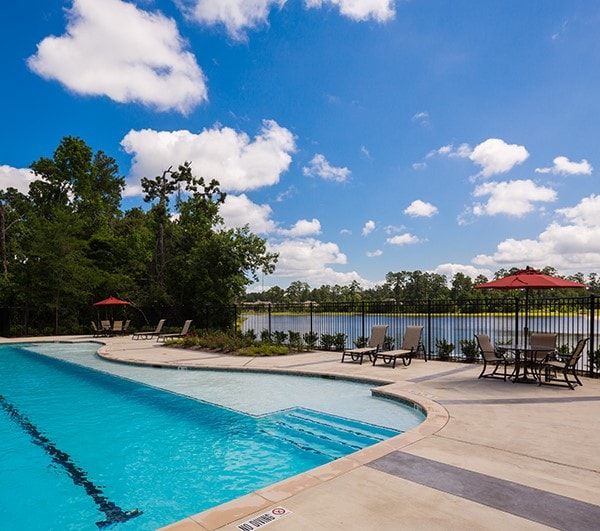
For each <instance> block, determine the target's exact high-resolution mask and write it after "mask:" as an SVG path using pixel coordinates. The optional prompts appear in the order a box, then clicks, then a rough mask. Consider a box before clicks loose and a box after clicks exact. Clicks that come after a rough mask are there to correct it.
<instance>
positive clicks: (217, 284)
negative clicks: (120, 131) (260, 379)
mask: <svg viewBox="0 0 600 531" xmlns="http://www.w3.org/2000/svg"><path fill="white" fill-rule="evenodd" d="M31 169H32V170H33V172H34V174H35V176H36V180H34V181H33V182H32V183H31V184H30V187H29V191H28V193H27V194H23V193H20V192H19V191H17V190H16V189H14V188H8V189H6V190H1V191H0V260H1V262H2V266H1V269H0V309H2V311H3V312H4V313H3V316H4V317H3V318H4V319H6V314H7V313H8V312H10V313H11V314H12V315H13V322H17V323H19V325H18V326H23V327H24V329H25V331H27V330H28V331H30V332H32V333H35V332H46V333H47V332H53V333H74V332H81V331H82V329H84V328H85V327H87V325H88V324H89V320H90V319H93V318H94V317H95V315H96V310H95V309H94V308H93V306H92V305H93V303H94V302H96V301H99V300H102V299H104V298H106V297H108V296H110V295H114V296H117V297H119V298H121V299H124V300H127V301H129V302H130V303H131V306H130V307H128V308H127V317H129V318H131V319H132V321H133V322H135V323H137V325H138V326H142V325H146V324H148V323H151V324H154V323H155V321H156V320H158V319H159V318H162V317H165V318H168V321H169V322H170V323H171V324H172V325H179V324H180V323H182V322H183V320H185V319H194V320H195V322H196V323H197V324H198V325H204V326H210V327H220V326H225V325H226V324H230V311H231V305H232V304H233V303H234V302H236V301H237V300H239V299H240V298H241V297H243V296H244V294H245V289H246V287H247V286H248V285H249V284H252V283H253V282H256V281H257V278H258V275H259V273H262V274H269V273H272V272H273V270H274V267H275V264H276V261H277V255H275V254H272V253H269V252H267V250H266V242H265V240H263V239H261V238H259V237H257V236H256V235H254V234H252V233H251V232H250V231H249V229H248V227H243V228H239V229H227V228H225V227H224V226H223V224H222V218H221V217H220V215H219V209H220V206H221V205H222V203H223V201H224V200H225V193H224V192H222V191H221V189H220V187H219V183H218V181H216V180H211V181H210V182H205V180H204V179H203V178H201V177H200V178H198V177H195V176H194V175H193V172H192V167H191V164H190V163H189V162H184V163H183V164H181V165H180V166H179V167H178V168H177V169H173V168H168V169H165V170H164V171H162V173H161V174H160V175H158V176H155V177H144V178H143V179H142V181H141V185H142V190H143V194H144V201H145V202H146V203H147V208H140V207H137V208H132V209H130V210H127V211H123V210H122V209H121V201H122V194H123V191H124V188H125V180H124V178H123V177H122V176H120V175H119V169H118V166H117V163H116V161H115V160H114V159H113V158H112V157H110V156H108V155H106V154H105V153H103V152H102V151H97V152H95V153H94V152H93V150H92V148H90V147H89V146H88V145H87V144H86V143H85V142H84V141H83V140H82V139H80V138H77V137H65V138H63V139H62V140H61V142H60V144H59V146H58V147H57V148H56V150H55V151H54V154H53V157H52V158H44V157H43V158H40V159H39V160H37V161H35V162H33V163H32V164H31ZM15 314H17V315H18V318H17V319H15V318H14V316H15Z"/></svg>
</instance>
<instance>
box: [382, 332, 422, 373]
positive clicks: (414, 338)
mask: <svg viewBox="0 0 600 531" xmlns="http://www.w3.org/2000/svg"><path fill="white" fill-rule="evenodd" d="M422 335H423V327H422V326H407V327H406V332H405V333H404V339H403V340H402V346H401V348H399V349H396V350H388V351H383V352H376V353H375V354H373V365H375V363H377V360H378V359H380V358H381V359H382V360H383V363H385V364H386V365H391V366H392V368H395V367H396V360H397V359H398V358H400V359H401V360H402V363H403V365H404V366H405V367H407V366H408V365H410V362H411V361H412V358H413V356H414V355H415V354H417V353H418V352H420V351H422V352H423V353H425V349H424V348H423V343H422V342H421V336H422ZM425 361H427V356H425Z"/></svg>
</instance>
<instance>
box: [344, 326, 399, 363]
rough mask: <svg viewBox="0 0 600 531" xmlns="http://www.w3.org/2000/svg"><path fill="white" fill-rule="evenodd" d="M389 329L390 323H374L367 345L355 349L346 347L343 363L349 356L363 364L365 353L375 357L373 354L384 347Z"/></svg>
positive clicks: (371, 357)
mask: <svg viewBox="0 0 600 531" xmlns="http://www.w3.org/2000/svg"><path fill="white" fill-rule="evenodd" d="M387 329H388V325H374V326H373V327H372V328H371V336H370V337H369V341H368V342H367V346H366V347H360V348H353V349H345V348H344V352H342V363H344V359H346V357H347V356H348V357H350V359H351V360H352V361H354V362H356V361H358V362H359V363H360V364H361V365H362V362H363V357H364V356H365V355H367V356H369V359H373V354H375V353H376V352H378V351H379V349H381V348H382V347H383V343H384V342H385V333H386V332H387Z"/></svg>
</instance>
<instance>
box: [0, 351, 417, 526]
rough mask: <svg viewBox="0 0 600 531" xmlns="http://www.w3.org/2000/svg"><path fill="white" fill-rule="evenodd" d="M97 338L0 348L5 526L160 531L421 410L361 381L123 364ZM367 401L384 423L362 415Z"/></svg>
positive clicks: (332, 455)
mask: <svg viewBox="0 0 600 531" xmlns="http://www.w3.org/2000/svg"><path fill="white" fill-rule="evenodd" d="M97 348H98V345H97V344H93V343H87V344H64V343H55V344H41V343H39V344H29V345H26V344H20V345H12V346H8V345H5V346H1V347H0V374H2V378H1V379H0V433H2V437H1V438H0V468H1V470H2V474H0V507H1V508H2V511H1V512H2V516H1V518H2V520H1V521H2V528H3V529H39V528H43V529H61V530H62V529H98V528H99V527H108V526H110V527H111V528H115V529H119V530H121V529H123V530H126V529H136V530H137V529H156V528H158V527H161V526H164V525H167V524H168V523H170V522H173V521H176V520H179V519H181V518H184V517H186V516H188V515H190V514H194V513H196V512H199V511H202V510H204V509H207V508H209V507H212V506H215V505H218V504H220V503H223V502H226V501H229V500H231V499H234V498H236V497H239V496H241V495H243V494H246V493H248V492H251V491H254V490H256V489H258V488H261V487H264V486H266V485H269V484H272V483H275V482H277V481H280V480H282V479H285V478H287V477H290V476H293V475H295V474H298V473H300V472H304V471H306V470H309V469H311V468H314V467H316V466H319V465H321V464H324V463H326V462H329V461H331V460H332V459H336V458H338V457H341V456H343V455H347V454H348V453H351V452H353V451H355V450H357V449H360V448H364V447H366V446H369V445H371V444H374V443H375V442H378V441H379V440H382V439H384V438H387V437H389V436H392V435H395V434H397V433H398V432H399V431H401V430H402V429H404V430H406V429H410V428H412V427H413V426H415V425H417V424H419V423H420V422H421V421H422V420H423V415H422V414H421V413H420V412H419V411H417V410H414V409H412V408H403V407H401V406H400V405H398V404H391V403H388V402H387V401H384V400H380V399H375V398H372V397H370V392H369V386H365V385H361V384H354V383H347V382H340V381H332V380H321V379H317V378H300V377H290V376H273V375H264V374H247V373H218V372H216V373H212V372H205V371H175V370H165V369H151V368H140V367H129V366H121V365H118V364H111V363H107V362H105V361H103V360H100V359H98V358H97V357H96V356H94V352H95V351H96V349H97ZM41 352H45V355H40V353H41ZM65 359H66V360H69V361H71V362H73V361H75V362H76V363H77V364H74V363H66V362H65V361H63V360H65ZM92 366H97V368H102V369H103V370H110V371H115V372H116V373H119V376H120V377H116V376H115V375H112V374H107V373H105V372H98V370H92V369H91V367H92ZM125 378H127V379H125ZM282 378H283V379H284V380H283V383H281V379H282ZM132 380H139V381H143V382H144V383H146V384H148V385H140V384H139V383H137V382H134V381H132ZM303 384H304V387H303ZM150 385H153V386H156V387H163V388H165V389H169V390H170V391H171V392H164V391H160V390H158V389H156V388H155V387H150ZM261 389H262V390H263V391H264V392H261V391H260V390H261ZM342 389H343V391H342ZM317 390H318V391H317ZM193 393H196V394H197V395H202V396H206V397H209V398H210V400H211V401H213V402H218V403H221V402H219V400H221V398H223V402H224V404H222V405H224V406H226V407H219V406H217V405H215V404H211V403H208V402H207V401H204V400H203V399H201V396H195V398H200V399H190V398H188V397H187V396H183V395H188V394H193ZM278 394H279V395H284V396H285V397H286V400H287V401H282V402H281V403H279V402H278V398H277V395H278ZM315 395H318V396H315ZM294 396H296V398H294ZM327 396H329V397H330V399H327V398H326V397H327ZM290 397H291V398H290ZM348 397H351V398H350V400H352V401H353V402H355V403H356V404H357V409H358V413H357V415H356V417H358V418H354V419H349V418H347V417H348V416H349V415H344V414H342V409H343V408H342V407H341V405H340V404H343V403H344V402H346V411H347V412H348V411H350V412H351V411H352V410H353V409H355V408H354V404H352V403H350V404H349V403H348ZM367 397H368V398H369V399H370V407H371V409H372V410H373V411H379V412H376V413H375V414H374V417H375V418H377V419H378V420H377V421H376V424H377V425H375V424H372V423H366V422H365V421H364V419H361V418H360V417H361V416H364V413H361V411H366V409H367V408H366V406H364V405H361V404H362V402H363V401H365V398H367ZM289 400H291V401H292V402H294V403H293V404H291V402H289ZM331 404H333V405H331ZM238 405H239V406H240V407H239V408H238V407H237V406H238ZM242 406H243V407H242ZM321 406H325V407H321ZM244 408H245V409H246V410H244ZM324 409H325V410H327V409H329V410H328V411H323V410H324ZM391 410H393V411H394V412H395V414H394V413H390V411H391ZM352 415H353V414H352ZM400 417H401V418H402V424H403V427H401V426H400V425H399V424H400V422H399V420H398V419H399V418H400ZM372 418H373V417H372ZM386 419H388V420H389V421H388V420H386ZM383 426H387V427H383Z"/></svg>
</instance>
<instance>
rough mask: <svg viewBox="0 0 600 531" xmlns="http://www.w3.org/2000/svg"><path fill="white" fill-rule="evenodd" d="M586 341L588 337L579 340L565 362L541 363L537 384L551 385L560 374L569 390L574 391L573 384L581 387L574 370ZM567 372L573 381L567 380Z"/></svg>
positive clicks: (549, 361)
mask: <svg viewBox="0 0 600 531" xmlns="http://www.w3.org/2000/svg"><path fill="white" fill-rule="evenodd" d="M588 340H589V337H586V338H584V339H580V340H579V341H578V342H577V345H576V346H575V349H574V350H573V353H572V354H571V355H570V356H569V357H568V358H567V359H566V360H562V361H561V360H547V361H545V362H543V363H542V364H541V366H540V374H539V376H540V378H539V384H540V385H542V384H543V383H551V382H553V381H555V380H559V378H558V377H557V376H558V373H559V372H561V373H562V375H563V378H564V380H565V382H566V384H567V386H568V387H569V388H570V389H575V387H573V384H577V385H583V384H582V383H581V380H580V379H579V377H578V376H577V373H576V372H575V368H576V367H577V362H578V361H579V358H581V355H582V354H583V349H584V347H585V344H586V343H587V342H588ZM569 372H570V373H571V374H572V375H573V377H574V378H575V381H573V380H569ZM542 373H543V377H542ZM559 381H560V380H559ZM557 385H563V386H564V384H557ZM565 387H566V386H565Z"/></svg>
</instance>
